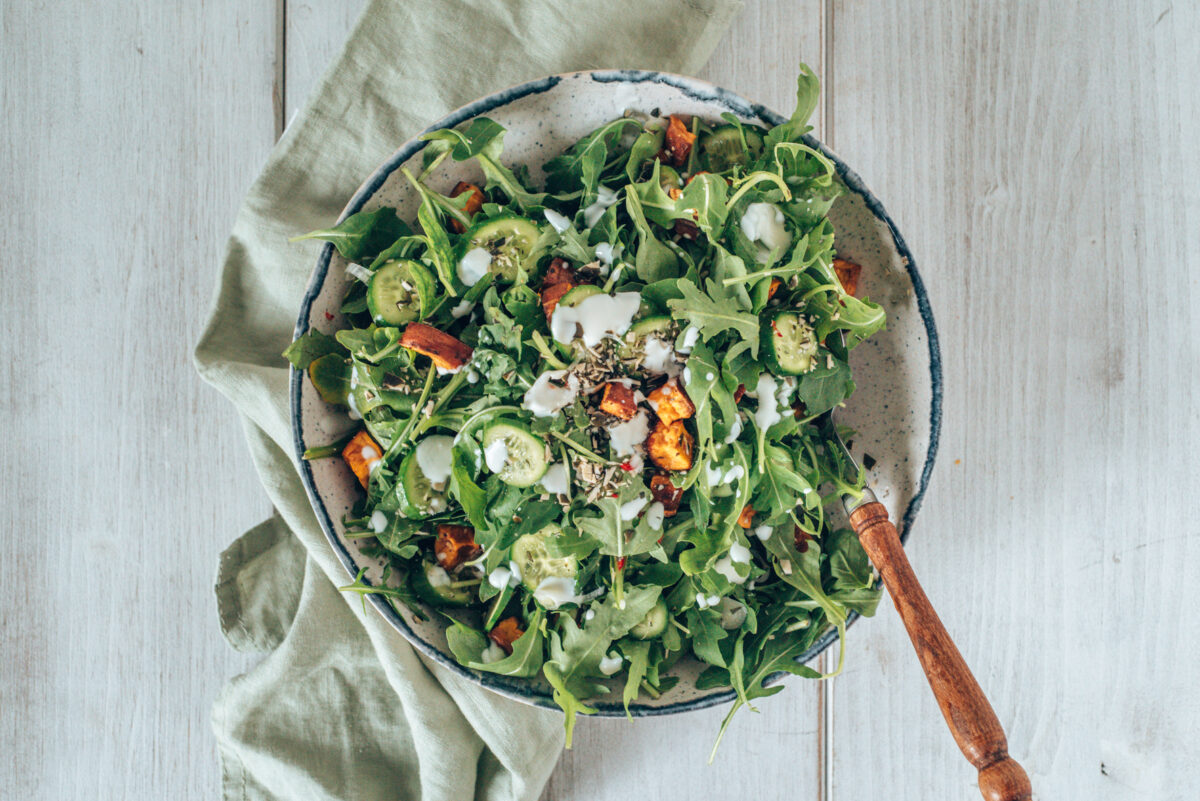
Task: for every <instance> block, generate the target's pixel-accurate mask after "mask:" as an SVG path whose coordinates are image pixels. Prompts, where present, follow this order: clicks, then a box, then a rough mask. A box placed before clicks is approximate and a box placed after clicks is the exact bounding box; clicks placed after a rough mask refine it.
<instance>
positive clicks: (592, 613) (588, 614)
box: [583, 609, 596, 620]
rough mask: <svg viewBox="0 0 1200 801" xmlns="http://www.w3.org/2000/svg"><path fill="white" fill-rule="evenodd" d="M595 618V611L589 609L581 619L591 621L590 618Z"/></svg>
mask: <svg viewBox="0 0 1200 801" xmlns="http://www.w3.org/2000/svg"><path fill="white" fill-rule="evenodd" d="M595 616H596V610H595V609H589V610H587V611H586V612H584V613H583V619H584V620H591V619H592V618H594V617H595Z"/></svg>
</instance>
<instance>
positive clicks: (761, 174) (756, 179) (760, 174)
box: [725, 170, 792, 209]
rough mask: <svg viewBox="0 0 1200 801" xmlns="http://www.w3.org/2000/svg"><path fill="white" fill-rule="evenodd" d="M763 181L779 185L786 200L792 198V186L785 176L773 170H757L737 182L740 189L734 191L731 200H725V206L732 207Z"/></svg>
mask: <svg viewBox="0 0 1200 801" xmlns="http://www.w3.org/2000/svg"><path fill="white" fill-rule="evenodd" d="M763 181H770V182H771V183H773V184H775V185H776V186H778V187H779V191H780V192H782V193H783V199H784V200H785V201H788V200H791V199H792V190H791V188H790V187H788V185H787V182H786V181H784V180H783V178H781V177H779V175H777V174H776V173H773V172H768V171H766V170H756V171H755V172H752V173H750V174H749V175H747V176H746V177H745V178H742V179H741V180H740V181H738V182H737V184H736V185H737V187H738V189H737V191H736V192H734V193H733V195H732V196H730V198H729V200H727V201H726V202H725V208H726V209H732V208H733V207H734V206H735V205H736V204H737V202H738V201H739V200H741V199H742V198H743V197H744V196H745V194H746V193H747V192H749V191H750V189H751V187H753V186H755V185H756V184H759V183H762V182H763Z"/></svg>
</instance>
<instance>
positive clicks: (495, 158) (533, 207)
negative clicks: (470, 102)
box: [421, 117, 546, 213]
mask: <svg viewBox="0 0 1200 801" xmlns="http://www.w3.org/2000/svg"><path fill="white" fill-rule="evenodd" d="M504 133H505V131H504V127H503V126H501V125H500V124H499V123H497V122H495V121H494V120H491V119H488V118H487V117H477V118H476V119H475V120H474V121H473V122H472V123H471V124H470V126H468V127H467V130H466V131H456V130H454V129H453V128H444V129H442V130H440V131H430V132H429V133H427V134H425V135H424V136H422V137H421V138H422V139H424V140H426V141H438V140H444V141H447V142H449V143H450V144H451V149H450V154H451V156H453V158H454V160H455V161H466V160H467V159H470V158H474V159H475V160H476V161H477V162H478V163H479V167H480V169H482V170H483V174H484V177H485V178H487V184H486V185H485V187H484V188H485V189H488V190H491V189H493V188H497V187H498V188H499V189H500V191H501V192H503V193H504V194H506V195H508V197H509V199H510V200H512V201H513V202H514V203H516V204H517V206H518V207H519V208H520V209H521V210H522V211H524V212H526V213H532V212H535V211H540V210H541V209H542V208H543V207H544V204H545V200H546V193H545V192H530V191H529V190H528V189H526V188H525V185H524V184H522V183H521V180H520V179H519V178H518V177H517V176H516V174H515V173H513V171H512V170H510V169H508V168H507V167H505V166H504V165H503V164H501V163H500V153H501V152H502V151H503V149H504Z"/></svg>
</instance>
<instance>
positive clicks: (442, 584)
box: [409, 561, 472, 606]
mask: <svg viewBox="0 0 1200 801" xmlns="http://www.w3.org/2000/svg"><path fill="white" fill-rule="evenodd" d="M451 581H453V579H452V578H451V577H450V574H449V573H447V572H446V571H445V570H443V569H442V568H441V567H440V566H438V565H435V564H434V563H433V562H424V561H423V562H421V567H420V569H419V570H413V571H412V572H410V573H409V584H410V585H411V586H412V589H413V592H415V593H416V594H417V596H418V597H419V598H420V599H421V600H423V601H424V602H425V603H427V604H429V605H430V606H467V605H468V604H470V603H471V589H472V588H470V587H451V586H450V582H451Z"/></svg>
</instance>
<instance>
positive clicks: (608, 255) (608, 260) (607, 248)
mask: <svg viewBox="0 0 1200 801" xmlns="http://www.w3.org/2000/svg"><path fill="white" fill-rule="evenodd" d="M615 256H616V254H615V253H614V252H613V246H612V244H611V243H609V242H601V243H600V244H598V245H596V258H597V259H599V260H600V262H601V263H602V264H612V263H613V258H615ZM600 272H601V274H602V275H603V273H604V271H603V270H601V271H600Z"/></svg>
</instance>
